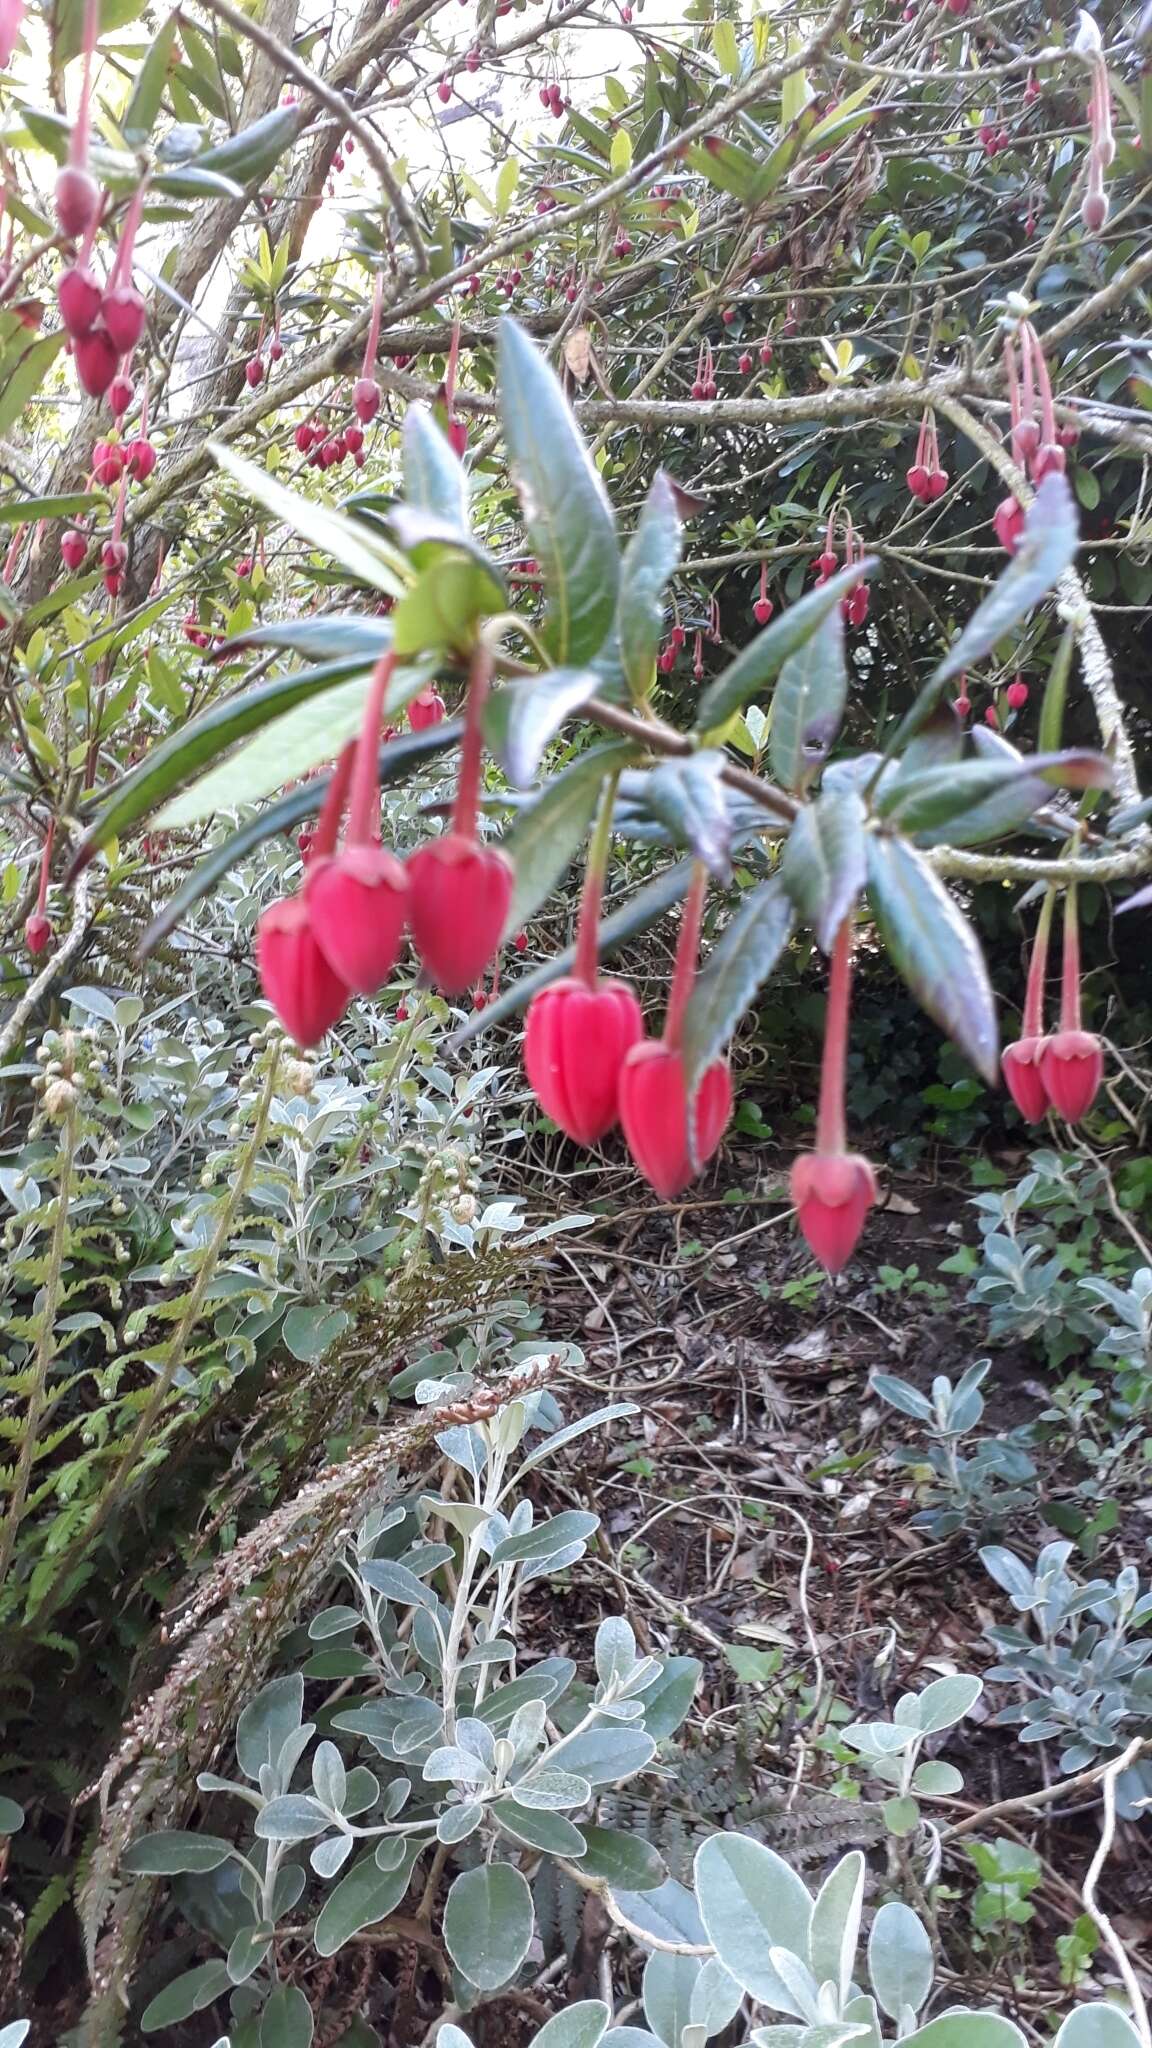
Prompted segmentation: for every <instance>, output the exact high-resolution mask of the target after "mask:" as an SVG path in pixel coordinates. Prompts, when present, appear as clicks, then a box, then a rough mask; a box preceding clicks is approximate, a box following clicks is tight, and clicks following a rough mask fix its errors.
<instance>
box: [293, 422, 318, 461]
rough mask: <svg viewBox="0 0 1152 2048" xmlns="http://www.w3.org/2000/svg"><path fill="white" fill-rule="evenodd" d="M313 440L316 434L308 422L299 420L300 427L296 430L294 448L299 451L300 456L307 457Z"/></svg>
mask: <svg viewBox="0 0 1152 2048" xmlns="http://www.w3.org/2000/svg"><path fill="white" fill-rule="evenodd" d="M315 439H316V432H315V429H314V427H313V426H312V425H311V423H310V421H308V420H301V422H300V425H299V426H298V427H297V429H296V446H297V448H298V449H299V450H300V453H301V455H307V453H308V450H309V449H310V448H311V446H312V443H313V441H314V440H315Z"/></svg>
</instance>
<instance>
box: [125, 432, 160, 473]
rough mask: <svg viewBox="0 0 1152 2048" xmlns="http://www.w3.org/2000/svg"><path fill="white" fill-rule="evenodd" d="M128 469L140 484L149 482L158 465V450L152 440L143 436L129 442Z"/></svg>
mask: <svg viewBox="0 0 1152 2048" xmlns="http://www.w3.org/2000/svg"><path fill="white" fill-rule="evenodd" d="M127 452H128V459H127V470H128V474H129V476H130V477H132V478H134V479H135V481H136V482H137V483H138V484H145V483H147V481H148V479H149V477H150V476H151V474H152V471H153V470H154V469H155V467H156V450H155V448H154V447H153V446H152V443H151V441H149V440H147V439H145V438H144V437H143V436H141V437H140V438H139V439H138V440H136V441H129V443H128V451H127Z"/></svg>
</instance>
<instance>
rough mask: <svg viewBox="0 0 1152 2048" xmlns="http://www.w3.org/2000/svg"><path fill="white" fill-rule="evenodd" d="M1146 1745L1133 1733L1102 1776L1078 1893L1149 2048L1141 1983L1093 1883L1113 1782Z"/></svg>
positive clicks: (1111, 1808)
mask: <svg viewBox="0 0 1152 2048" xmlns="http://www.w3.org/2000/svg"><path fill="white" fill-rule="evenodd" d="M1148 1747H1149V1745H1148V1743H1147V1742H1143V1741H1142V1740H1141V1738H1140V1737H1139V1736H1138V1735H1136V1736H1134V1737H1133V1739H1132V1741H1131V1742H1130V1743H1129V1744H1128V1747H1127V1749H1126V1750H1124V1751H1123V1752H1122V1754H1121V1755H1120V1756H1118V1757H1114V1758H1113V1759H1112V1762H1111V1763H1110V1764H1109V1765H1108V1766H1107V1768H1106V1769H1105V1770H1104V1772H1103V1774H1102V1776H1101V1789H1102V1790H1103V1793H1104V1826H1103V1828H1102V1829H1101V1831H1100V1842H1099V1846H1098V1848H1097V1850H1096V1854H1095V1855H1094V1856H1093V1858H1092V1861H1091V1863H1090V1864H1089V1866H1088V1872H1087V1875H1086V1877H1085V1879H1084V1890H1083V1892H1082V1894H1081V1896H1082V1898H1083V1900H1084V1906H1085V1910H1086V1911H1087V1912H1088V1913H1089V1914H1090V1915H1091V1917H1092V1919H1093V1921H1094V1922H1095V1924H1096V1926H1097V1927H1098V1928H1099V1930H1100V1933H1101V1935H1102V1936H1103V1938H1104V1941H1105V1943H1106V1945H1107V1948H1108V1951H1109V1954H1110V1955H1111V1957H1112V1960H1113V1962H1114V1963H1115V1965H1116V1968H1117V1970H1118V1971H1119V1972H1120V1980H1121V1982H1122V1984H1123V1986H1124V1989H1125V1991H1126V1992H1127V1993H1128V2001H1129V2004H1130V2005H1131V2007H1132V2024H1133V2026H1134V2027H1135V2029H1136V2032H1137V2033H1138V2034H1139V2036H1140V2042H1141V2048H1152V2025H1150V2024H1149V2020H1148V2007H1147V2006H1146V2005H1145V2003H1144V1999H1143V1997H1142V1995H1141V1991H1140V1985H1139V1983H1138V1981H1137V1977H1136V1972H1135V1970H1134V1969H1133V1968H1132V1964H1131V1962H1130V1960H1129V1957H1128V1951H1127V1949H1126V1948H1125V1946H1124V1944H1123V1942H1122V1941H1121V1939H1120V1936H1119V1935H1118V1934H1117V1932H1116V1929H1115V1928H1114V1927H1113V1925H1112V1922H1111V1920H1110V1919H1109V1918H1108V1915H1107V1913H1106V1912H1105V1911H1104V1908H1103V1906H1101V1905H1099V1904H1098V1903H1097V1899H1096V1886H1097V1884H1098V1883H1099V1881H1100V1875H1101V1872H1102V1871H1103V1869H1104V1865H1105V1863H1106V1862H1107V1861H1108V1855H1109V1852H1110V1850H1111V1848H1112V1843H1113V1841H1114V1840H1115V1836H1116V1781H1117V1779H1118V1778H1119V1776H1120V1773H1121V1772H1122V1771H1126V1770H1128V1769H1129V1767H1130V1766H1131V1765H1132V1764H1134V1763H1135V1761H1136V1759H1137V1757H1138V1756H1142V1755H1143V1753H1144V1751H1145V1750H1146V1749H1147V1748H1148Z"/></svg>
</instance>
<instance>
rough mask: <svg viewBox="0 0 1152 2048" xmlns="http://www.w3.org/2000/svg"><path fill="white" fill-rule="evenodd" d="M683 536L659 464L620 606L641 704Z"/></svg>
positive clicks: (620, 627)
mask: <svg viewBox="0 0 1152 2048" xmlns="http://www.w3.org/2000/svg"><path fill="white" fill-rule="evenodd" d="M621 132H623V131H621ZM680 540H681V528H680V513H679V509H678V506H677V501H676V490H675V486H674V484H673V483H672V480H671V478H670V477H669V476H667V475H666V474H665V472H664V470H662V469H658V470H657V472H656V475H655V476H654V477H653V479H652V483H651V486H650V488H649V491H648V496H647V497H646V499H645V500H644V509H643V511H642V512H641V514H640V519H639V522H638V524H637V527H636V531H635V533H634V534H633V535H632V538H631V540H630V541H629V543H628V546H627V547H626V548H625V550H624V561H623V564H622V566H621V572H620V598H619V602H618V605H617V609H616V630H617V634H618V636H619V642H620V659H621V661H622V662H623V665H624V673H625V675H626V676H627V678H628V687H629V689H630V690H631V692H632V695H633V697H634V699H635V700H636V701H637V703H639V702H641V701H642V700H643V699H644V698H645V697H646V696H647V695H648V692H649V690H650V689H651V687H652V682H653V678H654V676H655V672H656V656H657V654H658V653H659V650H660V635H661V633H662V631H663V628H664V591H665V588H666V586H667V584H668V581H669V578H670V577H671V576H672V575H673V574H674V573H675V571H676V569H677V568H678V566H679V563H680Z"/></svg>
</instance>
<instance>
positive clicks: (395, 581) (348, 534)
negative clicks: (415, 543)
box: [208, 441, 410, 597]
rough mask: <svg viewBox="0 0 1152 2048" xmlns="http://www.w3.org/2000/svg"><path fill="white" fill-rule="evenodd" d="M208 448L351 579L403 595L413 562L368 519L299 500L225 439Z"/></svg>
mask: <svg viewBox="0 0 1152 2048" xmlns="http://www.w3.org/2000/svg"><path fill="white" fill-rule="evenodd" d="M208 449H209V453H210V454H211V455H213V456H214V457H215V459H216V461H217V462H218V463H219V465H220V467H221V469H223V470H226V471H227V472H228V475H229V476H230V477H232V478H233V479H234V480H235V482H236V483H238V484H239V486H240V488H241V490H242V491H243V492H244V493H245V495H246V496H247V497H249V498H251V499H252V500H253V501H254V503H255V504H257V505H263V507H264V510H265V511H266V512H270V513H271V514H272V517H273V519H280V520H283V522H284V524H285V526H287V527H290V528H291V530H292V532H293V533H298V534H299V535H300V537H301V539H302V540H306V541H308V542H309V544H310V545H311V546H312V547H314V548H319V549H320V551H321V553H322V554H325V555H331V557H332V559H333V561H335V562H338V563H339V564H340V567H341V568H342V569H346V570H347V571H348V574H349V575H350V576H356V577H358V578H359V579H360V581H361V582H362V583H367V584H370V585H371V587H372V589H373V590H384V591H386V592H387V593H388V595H389V596H390V597H400V596H402V595H403V593H404V591H405V590H406V589H407V587H408V582H409V578H410V571H409V568H408V564H407V562H406V561H405V560H404V557H403V555H400V554H398V553H397V551H396V549H395V548H394V547H392V545H391V544H390V542H388V541H387V540H385V538H384V535H383V534H382V533H380V532H378V531H377V530H376V529H375V528H373V527H369V526H367V525H365V523H364V521H363V520H359V521H357V520H355V519H349V518H347V517H346V515H345V514H344V513H343V512H336V511H334V510H333V508H332V506H331V505H322V504H320V503H318V502H317V501H316V500H314V499H312V498H301V497H299V496H298V495H297V493H296V492H295V491H290V490H289V489H288V488H287V486H286V485H284V484H280V483H277V481H276V479H275V477H272V476H269V475H268V473H267V471H266V470H263V469H261V468H260V467H259V465H258V464H257V463H255V462H249V461H248V460H247V458H246V457H245V456H243V455H237V454H236V453H235V451H234V449H232V448H229V447H226V446H225V444H224V443H223V442H222V441H210V442H209V443H208Z"/></svg>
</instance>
